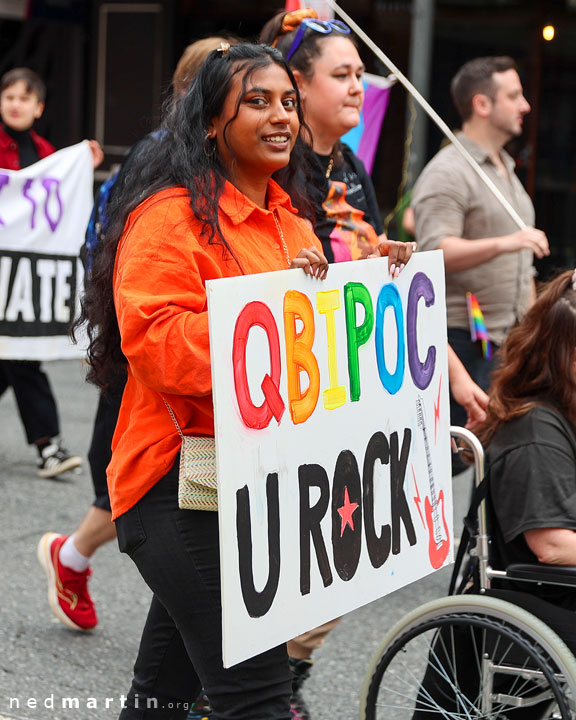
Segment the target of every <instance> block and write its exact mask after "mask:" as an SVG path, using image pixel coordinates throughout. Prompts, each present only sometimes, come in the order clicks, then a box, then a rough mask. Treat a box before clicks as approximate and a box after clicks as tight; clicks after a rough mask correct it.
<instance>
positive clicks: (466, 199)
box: [412, 164, 550, 272]
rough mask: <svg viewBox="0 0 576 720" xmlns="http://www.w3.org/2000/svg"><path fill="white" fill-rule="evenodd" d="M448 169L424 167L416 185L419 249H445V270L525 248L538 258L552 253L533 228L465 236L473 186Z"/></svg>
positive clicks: (474, 264) (460, 268) (458, 269)
mask: <svg viewBox="0 0 576 720" xmlns="http://www.w3.org/2000/svg"><path fill="white" fill-rule="evenodd" d="M445 170H446V169H445V168H444V166H443V165H440V164H438V166H433V167H428V168H426V169H425V170H424V172H423V173H422V175H421V176H420V178H419V179H418V182H417V183H416V185H415V187H414V192H413V196H412V207H413V209H414V220H415V225H416V239H417V241H418V245H419V247H420V249H421V250H436V249H438V248H439V249H441V250H443V251H444V265H445V267H446V272H461V271H463V270H469V269H471V268H474V267H477V266H478V265H482V264H483V263H485V262H488V261H490V260H493V259H494V258H496V257H498V256H499V255H502V254H504V253H512V252H518V251H519V250H523V249H529V250H532V252H533V253H534V255H535V256H536V257H538V258H541V257H544V256H545V255H549V254H550V249H549V247H548V239H547V238H546V235H545V234H544V233H543V232H542V231H541V230H537V229H536V228H532V227H528V228H525V229H524V230H517V231H516V232H514V233H511V234H509V235H502V236H499V237H487V238H474V240H473V241H472V240H470V239H468V238H465V237H463V233H464V226H465V218H466V216H467V213H468V212H469V209H470V206H471V204H472V202H473V200H472V199H471V198H470V193H472V189H471V188H470V187H469V186H468V184H467V183H466V178H465V176H463V175H461V174H459V173H458V172H457V171H456V170H455V171H454V172H453V173H451V174H449V173H447V172H446V171H445Z"/></svg>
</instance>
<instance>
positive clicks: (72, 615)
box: [36, 533, 98, 630]
mask: <svg viewBox="0 0 576 720" xmlns="http://www.w3.org/2000/svg"><path fill="white" fill-rule="evenodd" d="M67 539H68V536H67V535H56V533H46V534H45V535H43V536H42V538H41V539H40V542H39V543H38V548H37V550H36V553H37V555H38V560H39V562H40V565H42V567H43V568H44V571H45V573H46V575H47V576H48V600H49V602H50V607H51V608H52V612H53V613H54V615H56V617H57V618H58V620H60V621H61V622H63V623H64V625H68V627H71V628H74V629H75V630H91V629H92V628H94V627H96V625H97V624H98V617H97V615H96V609H95V608H94V603H93V602H92V598H91V597H90V593H89V592H88V578H89V577H90V575H91V574H92V570H90V568H88V569H87V570H84V572H76V571H75V570H72V568H69V567H66V566H65V565H62V563H61V562H60V559H59V555H60V548H61V547H62V545H63V544H64V542H65V541H66V540H67Z"/></svg>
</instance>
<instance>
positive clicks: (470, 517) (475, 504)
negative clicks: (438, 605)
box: [448, 475, 488, 595]
mask: <svg viewBox="0 0 576 720" xmlns="http://www.w3.org/2000/svg"><path fill="white" fill-rule="evenodd" d="M487 492H488V475H485V476H484V477H483V478H482V480H481V482H480V484H479V485H477V486H476V487H475V489H474V492H473V493H472V500H471V501H470V507H469V508H468V513H467V514H466V517H465V518H464V528H463V529H462V535H461V537H460V545H458V552H457V553H456V560H455V561H454V569H453V570H452V577H451V578H450V587H449V589H448V594H449V595H454V591H455V588H456V582H457V580H458V576H459V574H460V568H461V566H462V561H463V559H464V555H465V554H466V552H467V551H468V549H469V544H470V539H471V538H473V537H475V535H477V533H478V508H479V507H480V503H481V502H482V501H483V500H484V499H485V498H486V495H487ZM461 590H462V585H461V586H460V587H459V588H458V593H460V592H461Z"/></svg>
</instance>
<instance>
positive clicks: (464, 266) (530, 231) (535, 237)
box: [438, 227, 550, 272]
mask: <svg viewBox="0 0 576 720" xmlns="http://www.w3.org/2000/svg"><path fill="white" fill-rule="evenodd" d="M438 247H439V248H440V249H441V250H443V251H444V265H445V267H446V271H447V272H460V271H461V270H469V269H470V268H474V267H477V266H478V265H482V264H483V263H485V262H488V261H489V260H493V259H494V258H495V257H498V256H499V255H503V254H504V253H513V252H518V250H524V249H528V250H532V252H533V253H534V255H535V256H536V257H537V258H542V257H544V256H546V255H550V248H549V246H548V238H547V237H546V235H545V234H544V233H543V232H542V230H537V229H536V228H533V227H527V228H524V230H517V231H516V232H515V233H512V234H511V235H501V236H500V237H493V238H479V239H475V240H474V241H473V242H470V241H469V240H466V239H465V238H461V237H455V236H450V235H448V236H446V237H444V238H443V239H442V240H441V241H440V243H439V244H438Z"/></svg>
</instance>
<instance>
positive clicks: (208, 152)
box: [202, 133, 216, 158]
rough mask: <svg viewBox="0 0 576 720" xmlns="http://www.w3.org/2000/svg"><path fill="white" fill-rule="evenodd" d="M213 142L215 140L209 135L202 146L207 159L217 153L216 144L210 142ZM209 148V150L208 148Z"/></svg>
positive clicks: (205, 137)
mask: <svg viewBox="0 0 576 720" xmlns="http://www.w3.org/2000/svg"><path fill="white" fill-rule="evenodd" d="M211 140H214V138H212V137H210V135H209V134H208V133H206V135H205V136H204V143H203V144H202V150H204V155H206V157H207V158H211V157H212V156H213V155H214V153H215V152H216V142H212V143H211V142H210V141H211ZM207 147H208V148H209V149H208V150H207V149H206V148H207Z"/></svg>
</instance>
